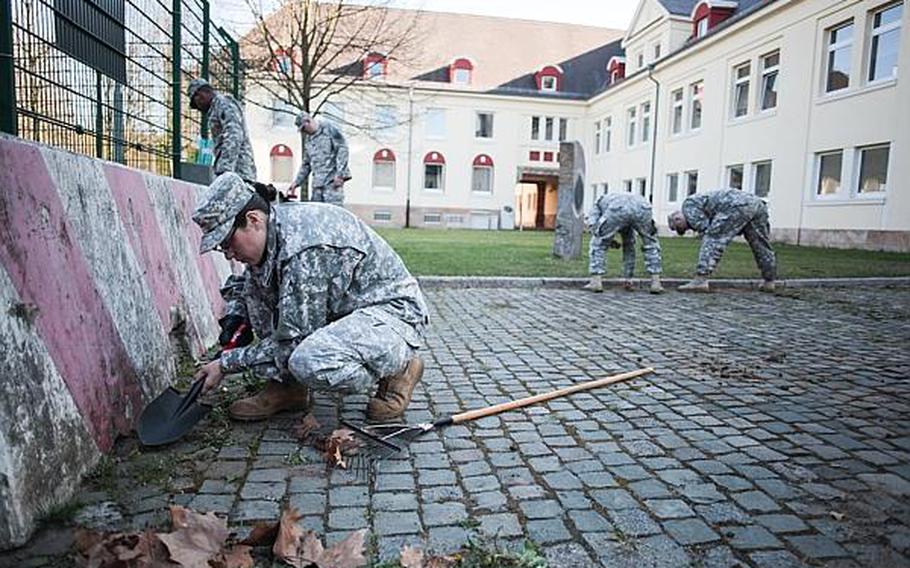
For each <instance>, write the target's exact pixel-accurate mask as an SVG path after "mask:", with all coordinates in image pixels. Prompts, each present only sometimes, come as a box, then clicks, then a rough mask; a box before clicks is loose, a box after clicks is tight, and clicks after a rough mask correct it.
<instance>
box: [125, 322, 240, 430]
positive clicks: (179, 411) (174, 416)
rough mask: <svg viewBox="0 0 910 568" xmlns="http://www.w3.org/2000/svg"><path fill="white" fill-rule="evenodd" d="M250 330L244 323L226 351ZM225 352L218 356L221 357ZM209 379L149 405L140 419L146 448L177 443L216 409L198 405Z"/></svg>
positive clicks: (171, 390) (170, 392)
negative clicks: (183, 391)
mask: <svg viewBox="0 0 910 568" xmlns="http://www.w3.org/2000/svg"><path fill="white" fill-rule="evenodd" d="M245 329H246V324H241V325H240V327H238V328H237V331H235V332H234V335H233V336H232V337H231V340H230V341H229V342H228V344H227V345H225V346H224V350H225V351H227V350H230V349H233V348H234V347H236V345H237V340H238V339H239V338H240V335H241V334H242V333H243V332H244V330H245ZM220 355H221V353H220V352H219V353H218V356H220ZM204 385H205V379H204V378H203V379H199V380H197V381H195V382H193V385H192V386H191V387H190V390H189V391H187V393H186V394H181V392H180V391H178V390H177V389H175V388H174V387H168V388H167V390H166V391H164V392H163V393H161V394H160V395H158V398H156V399H155V400H153V401H152V402H150V403H149V405H148V406H146V407H145V409H144V410H143V411H142V414H141V415H140V416H139V424H138V426H137V427H136V432H137V433H138V434H139V441H140V442H142V445H144V446H163V445H165V444H170V443H171V442H176V441H177V440H179V439H180V438H182V437H183V435H184V434H186V433H187V432H189V431H190V429H191V428H192V427H193V426H195V425H196V423H197V422H199V421H200V420H202V418H204V417H205V416H206V415H207V414H208V413H209V411H210V410H211V409H212V407H211V406H210V405H208V404H201V403H198V402H196V399H198V398H199V395H200V394H201V393H202V387H203V386H204Z"/></svg>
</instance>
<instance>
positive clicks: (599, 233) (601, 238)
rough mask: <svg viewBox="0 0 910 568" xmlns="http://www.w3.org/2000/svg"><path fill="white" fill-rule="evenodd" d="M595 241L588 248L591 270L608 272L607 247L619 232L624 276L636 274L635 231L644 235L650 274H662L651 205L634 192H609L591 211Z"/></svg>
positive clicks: (643, 241) (599, 272)
mask: <svg viewBox="0 0 910 568" xmlns="http://www.w3.org/2000/svg"><path fill="white" fill-rule="evenodd" d="M588 222H589V223H590V229H591V243H590V245H589V247H588V253H589V258H588V271H589V272H590V273H591V274H604V273H606V271H607V266H606V264H607V258H606V256H607V254H606V253H607V248H608V247H609V245H610V242H611V241H612V240H613V237H615V236H616V234H617V233H618V234H619V235H620V236H621V237H622V272H623V277H624V278H631V277H632V275H633V274H634V273H635V233H638V234H639V236H641V241H642V242H641V250H642V252H644V253H645V268H646V270H647V271H648V274H660V272H661V258H660V241H658V240H657V227H656V226H655V225H654V219H653V218H652V217H651V204H649V203H648V202H647V201H645V200H644V199H643V198H641V197H639V196H637V195H634V194H631V193H606V194H604V195H601V196H600V198H598V199H597V201H596V202H595V203H594V206H593V207H592V208H591V210H590V211H589V212H588Z"/></svg>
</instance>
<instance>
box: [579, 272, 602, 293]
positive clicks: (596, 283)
mask: <svg viewBox="0 0 910 568" xmlns="http://www.w3.org/2000/svg"><path fill="white" fill-rule="evenodd" d="M582 288H583V289H584V290H589V291H591V292H603V291H604V277H603V276H602V275H600V274H592V275H591V281H590V282H588V283H587V284H585V285H584V286H582Z"/></svg>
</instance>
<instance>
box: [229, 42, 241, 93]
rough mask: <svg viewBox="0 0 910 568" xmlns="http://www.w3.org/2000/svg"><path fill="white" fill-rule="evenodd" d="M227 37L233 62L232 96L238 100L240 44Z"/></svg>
mask: <svg viewBox="0 0 910 568" xmlns="http://www.w3.org/2000/svg"><path fill="white" fill-rule="evenodd" d="M228 37H229V38H230V41H231V59H232V60H233V64H234V69H233V75H234V84H233V89H232V90H233V91H234V98H235V99H237V100H238V101H239V100H240V45H239V44H238V43H237V42H236V41H234V38H232V37H230V36H228Z"/></svg>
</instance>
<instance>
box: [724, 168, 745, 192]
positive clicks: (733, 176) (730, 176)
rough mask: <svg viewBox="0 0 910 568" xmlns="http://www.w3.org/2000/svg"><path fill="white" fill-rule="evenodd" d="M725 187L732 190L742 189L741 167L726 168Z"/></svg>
mask: <svg viewBox="0 0 910 568" xmlns="http://www.w3.org/2000/svg"><path fill="white" fill-rule="evenodd" d="M727 186H728V187H732V188H733V189H742V188H743V165H742V164H736V165H733V166H727Z"/></svg>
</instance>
